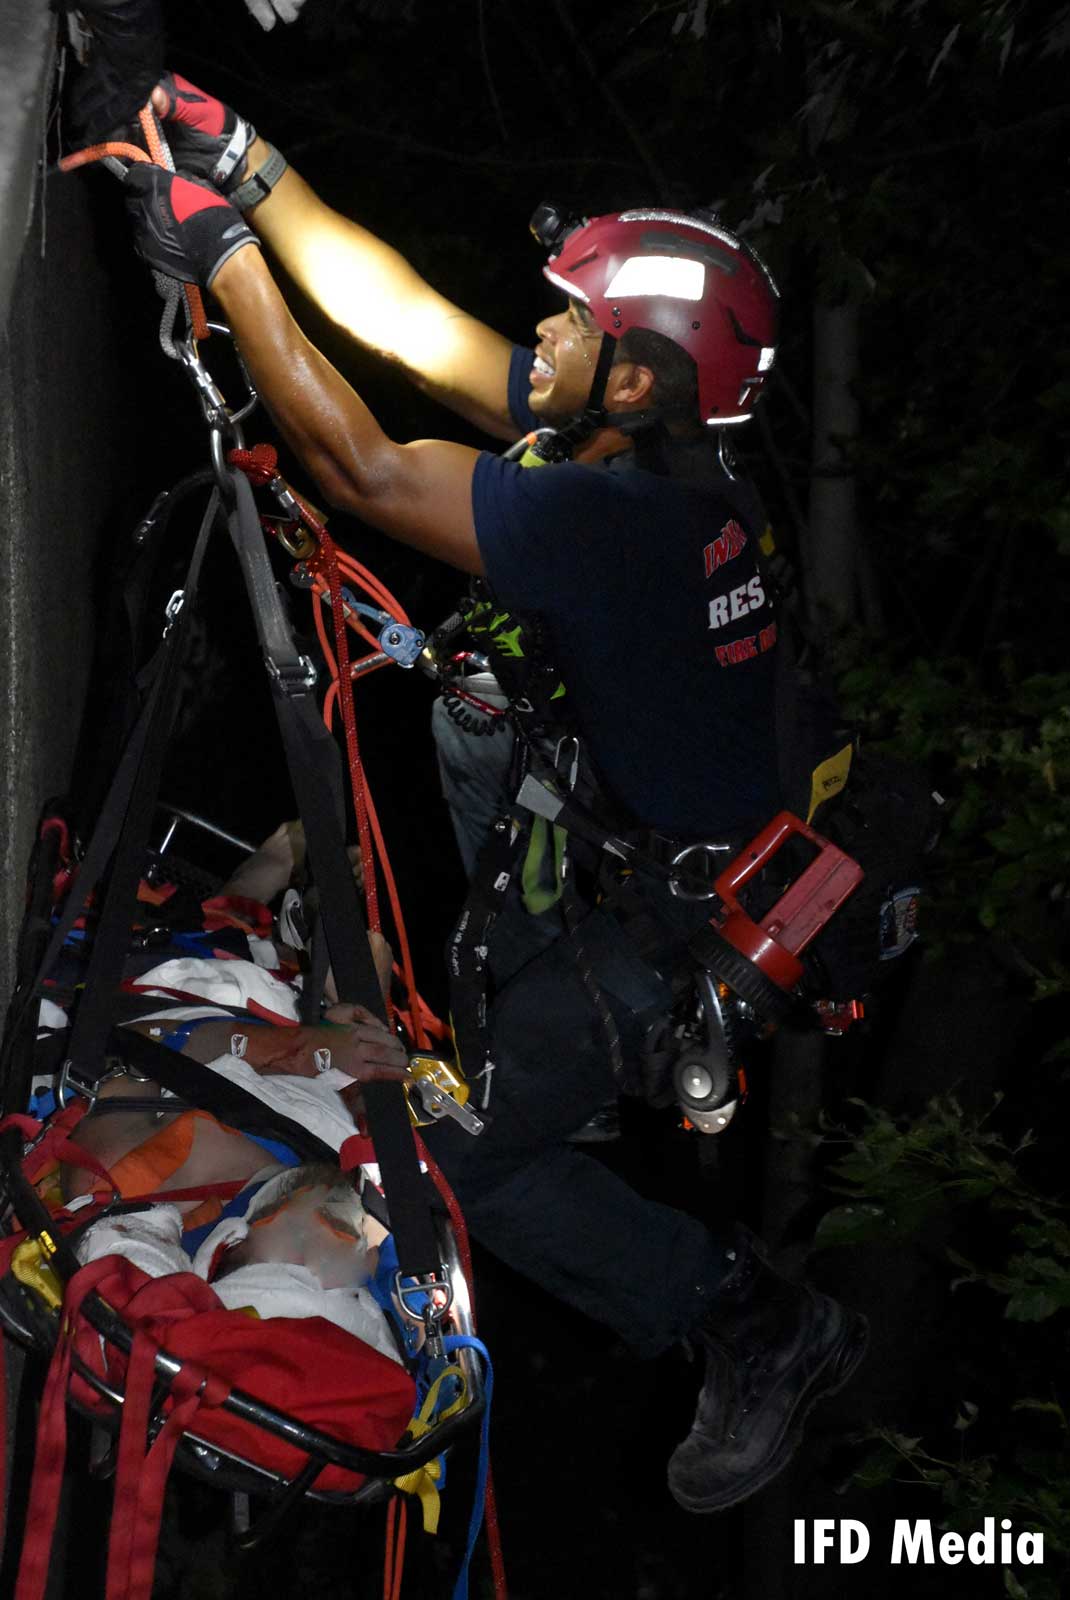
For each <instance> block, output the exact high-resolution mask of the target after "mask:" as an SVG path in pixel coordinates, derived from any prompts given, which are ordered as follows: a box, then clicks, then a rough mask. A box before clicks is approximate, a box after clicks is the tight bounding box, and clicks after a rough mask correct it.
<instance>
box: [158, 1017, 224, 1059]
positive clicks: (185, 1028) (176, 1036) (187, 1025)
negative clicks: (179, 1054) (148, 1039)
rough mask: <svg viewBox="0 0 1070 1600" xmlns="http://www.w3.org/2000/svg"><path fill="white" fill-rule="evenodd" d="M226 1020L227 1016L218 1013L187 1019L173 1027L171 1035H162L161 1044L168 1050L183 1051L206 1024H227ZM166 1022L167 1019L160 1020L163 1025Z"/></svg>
mask: <svg viewBox="0 0 1070 1600" xmlns="http://www.w3.org/2000/svg"><path fill="white" fill-rule="evenodd" d="M226 1020H227V1018H226V1016H225V1015H224V1014H222V1013H221V1012H218V1011H216V1012H213V1014H212V1015H211V1016H210V1017H187V1018H186V1019H184V1020H183V1021H182V1022H179V1023H178V1024H177V1025H176V1026H175V1027H173V1028H172V1029H171V1031H170V1033H164V1034H161V1036H160V1043H161V1044H165V1045H166V1046H167V1048H168V1050H181V1049H182V1048H183V1047H184V1046H185V1044H186V1041H187V1040H188V1038H189V1036H190V1034H191V1033H195V1032H196V1031H197V1029H198V1028H203V1027H204V1025H205V1023H206V1022H226ZM165 1021H166V1018H164V1017H161V1018H160V1022H161V1024H162V1023H163V1022H165Z"/></svg>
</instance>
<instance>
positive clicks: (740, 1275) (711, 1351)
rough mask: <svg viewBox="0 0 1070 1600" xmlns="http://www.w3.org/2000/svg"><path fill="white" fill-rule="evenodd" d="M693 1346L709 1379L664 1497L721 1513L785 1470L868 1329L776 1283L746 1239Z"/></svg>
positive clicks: (848, 1370)
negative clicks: (810, 1418) (700, 1351)
mask: <svg viewBox="0 0 1070 1600" xmlns="http://www.w3.org/2000/svg"><path fill="white" fill-rule="evenodd" d="M691 1337H692V1339H693V1340H694V1341H695V1342H696V1343H699V1344H701V1345H702V1346H703V1347H704V1349H705V1353H706V1377H705V1381H704V1383H703V1385H702V1392H701V1394H700V1395H699V1401H698V1410H697V1412H696V1414H695V1420H694V1423H693V1424H692V1427H691V1432H690V1433H689V1434H688V1436H687V1438H686V1439H685V1440H684V1442H683V1444H681V1445H678V1446H677V1448H676V1449H675V1450H674V1451H673V1453H672V1457H671V1459H670V1461H669V1490H670V1492H671V1494H672V1496H673V1498H674V1499H675V1500H676V1501H677V1502H678V1503H679V1504H680V1505H682V1506H683V1508H684V1510H685V1511H721V1510H723V1509H724V1507H725V1506H731V1505H735V1504H736V1503H737V1501H740V1500H745V1499H747V1497H748V1496H749V1495H752V1494H754V1493H755V1491H756V1490H758V1489H761V1488H764V1486H765V1485H766V1484H767V1483H769V1482H770V1480H771V1479H773V1478H775V1477H776V1475H777V1473H778V1472H781V1471H782V1470H783V1469H784V1468H785V1467H786V1466H787V1464H788V1462H789V1461H790V1460H791V1458H792V1456H793V1455H794V1453H795V1450H796V1448H797V1446H798V1444H799V1441H800V1439H801V1437H802V1427H803V1423H804V1421H805V1420H806V1415H807V1413H808V1412H809V1410H810V1407H811V1406H812V1405H813V1404H814V1403H815V1401H817V1400H820V1399H822V1398H823V1397H824V1396H825V1395H829V1394H835V1393H836V1391H837V1389H840V1388H842V1387H843V1385H844V1384H845V1383H846V1382H847V1380H848V1378H849V1377H850V1376H851V1374H852V1373H853V1372H854V1370H855V1368H856V1367H857V1366H858V1364H859V1362H860V1361H861V1360H862V1357H863V1356H864V1354H865V1351H866V1341H867V1338H868V1325H867V1323H866V1319H865V1317H863V1316H860V1315H859V1314H858V1313H857V1312H853V1311H848V1310H846V1309H845V1308H844V1307H843V1306H841V1305H839V1304H837V1302H836V1301H835V1300H830V1299H829V1298H828V1296H827V1295H823V1294H818V1292H817V1291H816V1289H810V1288H806V1287H801V1288H800V1287H799V1286H797V1285H796V1284H793V1283H789V1282H788V1281H787V1279H785V1278H781V1277H779V1276H778V1275H777V1274H776V1273H775V1272H774V1271H773V1270H772V1268H771V1267H769V1266H767V1265H766V1264H765V1262H764V1261H763V1260H762V1258H761V1257H760V1256H759V1255H758V1253H757V1250H756V1248H755V1245H754V1243H753V1241H752V1240H751V1239H750V1238H749V1237H747V1238H745V1239H742V1240H741V1242H740V1244H739V1246H738V1248H737V1260H736V1265H735V1267H734V1269H733V1271H732V1273H731V1275H730V1277H729V1278H728V1279H727V1280H726V1282H725V1283H724V1284H723V1285H722V1287H721V1289H720V1291H719V1292H718V1295H717V1300H716V1302H715V1304H714V1306H713V1309H712V1310H711V1311H709V1312H708V1313H707V1315H706V1317H705V1318H704V1319H703V1321H702V1322H701V1323H700V1324H699V1325H698V1327H697V1328H695V1329H694V1330H693V1331H692V1334H691Z"/></svg>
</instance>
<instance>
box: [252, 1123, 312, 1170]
mask: <svg viewBox="0 0 1070 1600" xmlns="http://www.w3.org/2000/svg"><path fill="white" fill-rule="evenodd" d="M238 1132H239V1133H240V1134H241V1136H242V1138H243V1139H251V1140H252V1141H253V1143H254V1144H258V1145H260V1146H261V1148H262V1149H264V1150H266V1151H267V1153H268V1155H269V1156H274V1157H275V1160H276V1161H278V1162H279V1163H280V1164H281V1165H282V1166H284V1167H299V1166H300V1165H301V1157H300V1156H299V1155H298V1154H297V1151H296V1150H291V1149H290V1146H289V1145H288V1144H283V1142H282V1140H281V1139H265V1138H262V1137H261V1135H260V1134H259V1133H250V1132H249V1130H248V1128H239V1129H238Z"/></svg>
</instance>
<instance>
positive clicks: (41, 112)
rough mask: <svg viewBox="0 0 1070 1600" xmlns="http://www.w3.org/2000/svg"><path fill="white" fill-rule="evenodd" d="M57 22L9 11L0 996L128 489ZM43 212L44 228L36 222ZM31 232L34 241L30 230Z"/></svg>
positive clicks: (1, 364)
mask: <svg viewBox="0 0 1070 1600" xmlns="http://www.w3.org/2000/svg"><path fill="white" fill-rule="evenodd" d="M55 24H56V18H55V15H54V14H53V13H50V12H49V11H48V9H47V7H46V6H44V5H43V4H41V3H40V0H38V3H34V4H30V3H14V0H0V57H2V58H3V65H2V67H0V205H2V208H3V209H2V213H0V239H2V240H3V244H2V246H0V290H2V289H3V288H4V287H5V286H6V287H7V288H8V290H9V293H8V294H7V297H6V303H5V298H4V297H2V296H0V327H2V330H3V331H2V332H0V995H2V996H4V997H6V995H7V994H8V992H9V988H10V984H11V979H12V973H13V954H14V937H15V934H16V932H17V928H18V923H19V920H20V918H21V915H22V904H23V882H24V875H25V865H26V859H27V855H28V852H29V847H30V842H31V839H32V835H33V824H34V820H35V818H36V815H37V813H38V810H39V807H40V805H41V803H42V801H43V799H44V798H45V797H46V795H48V794H51V793H56V792H59V791H62V790H63V789H64V788H65V787H66V785H67V783H68V781H69V765H70V759H71V753H72V750H73V747H74V741H75V736H76V733H77V728H78V722H79V718H80V715H81V708H82V703H83V698H84V694H85V687H86V679H87V675H88V662H89V656H90V650H91V645H92V634H91V628H92V621H91V613H92V595H91V574H92V568H93V559H94V547H95V545H96V542H97V540H98V538H99V536H100V530H101V527H102V524H103V521H104V519H105V517H106V513H107V510H108V507H109V504H110V502H111V501H112V500H113V499H114V494H115V484H116V482H117V480H118V475H119V456H118V451H117V448H116V445H115V442H114V435H115V431H116V429H115V420H114V419H115V417H116V416H117V415H118V414H119V399H120V389H119V383H118V379H117V377H116V375H115V369H116V362H117V357H116V356H115V355H114V354H113V353H112V352H113V349H114V344H113V339H112V330H111V327H110V324H111V322H112V320H113V313H112V311H111V302H112V296H111V295H110V293H109V285H108V282H107V279H106V277H105V274H104V271H103V268H102V267H101V265H100V264H99V259H98V258H99V249H98V247H97V242H96V235H95V232H94V227H93V217H92V209H91V208H92V206H93V204H95V203H96V202H95V197H94V196H93V195H92V194H91V193H90V191H89V188H88V185H87V184H86V183H85V182H82V181H79V180H78V179H73V178H72V179H64V178H60V177H57V176H53V177H51V178H49V179H47V180H46V181H44V183H42V179H41V176H40V172H39V158H40V153H41V149H40V147H41V129H42V127H43V126H44V121H45V118H46V116H47V112H48V100H49V96H50V94H51V88H52V58H53V50H52V37H53V29H54V28H55ZM31 209H32V220H29V218H28V213H29V212H30V211H31ZM28 220H29V228H28V229H27V226H26V224H27V221H28Z"/></svg>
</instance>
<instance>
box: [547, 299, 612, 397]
mask: <svg viewBox="0 0 1070 1600" xmlns="http://www.w3.org/2000/svg"><path fill="white" fill-rule="evenodd" d="M535 331H536V333H537V334H538V340H539V342H538V344H537V345H536V347H535V364H534V366H533V367H532V369H531V374H530V378H529V381H530V383H531V395H530V399H529V404H530V406H531V409H532V411H534V413H535V415H536V416H537V417H538V419H539V421H540V422H545V423H547V424H548V425H551V426H553V425H557V424H559V423H562V422H565V421H567V420H568V418H569V417H574V416H575V415H576V413H577V412H579V411H582V410H583V409H584V407H585V406H586V404H587V399H588V396H589V395H590V392H591V380H592V378H593V377H594V369H595V363H596V362H597V360H598V352H599V350H600V348H601V345H602V330H601V328H599V326H598V324H597V323H596V322H595V320H594V318H593V317H592V316H591V314H590V312H589V311H588V310H587V308H586V306H584V305H582V304H581V302H580V301H578V300H570V301H569V303H568V306H567V308H566V309H565V310H564V311H560V312H558V313H557V315H556V316H553V317H545V318H544V319H543V321H542V322H540V323H539V325H538V327H537V328H536V330H535Z"/></svg>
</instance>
